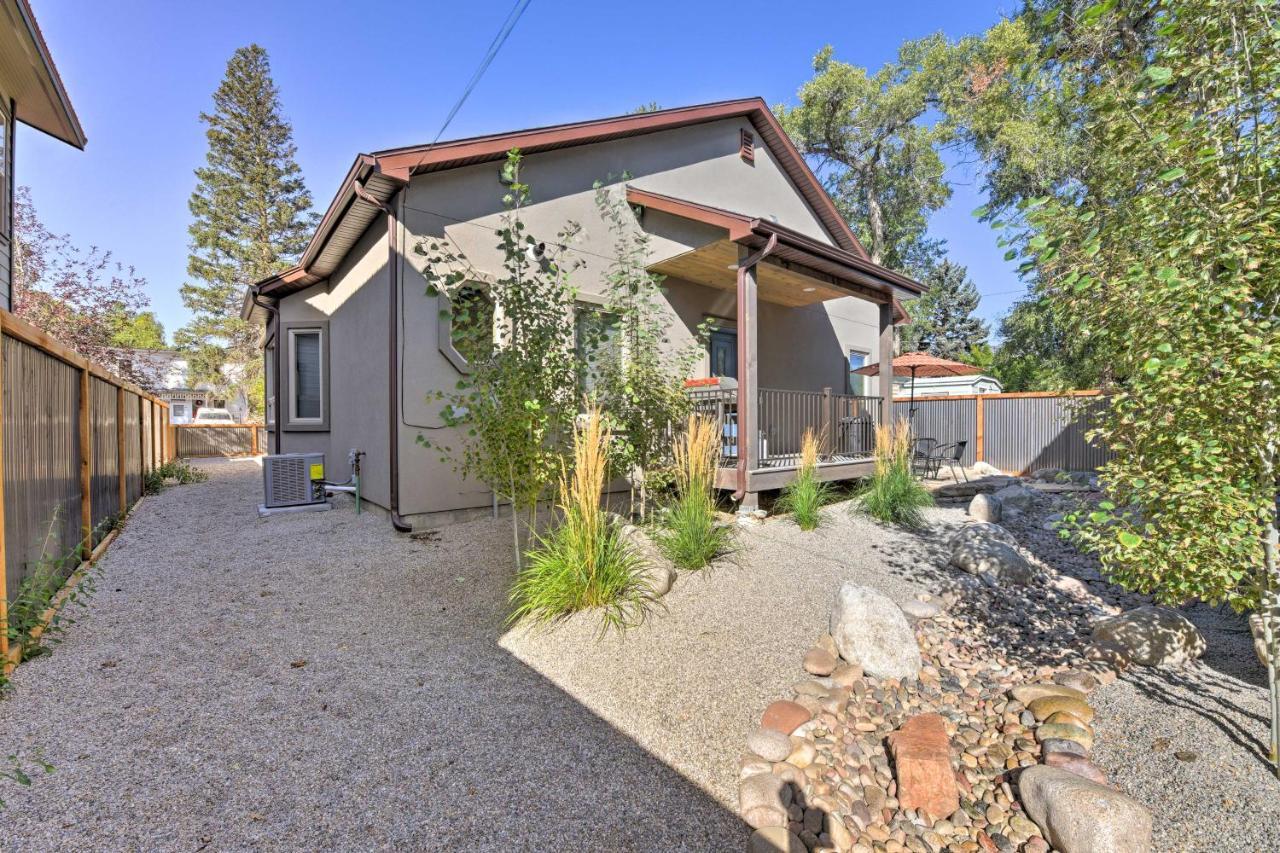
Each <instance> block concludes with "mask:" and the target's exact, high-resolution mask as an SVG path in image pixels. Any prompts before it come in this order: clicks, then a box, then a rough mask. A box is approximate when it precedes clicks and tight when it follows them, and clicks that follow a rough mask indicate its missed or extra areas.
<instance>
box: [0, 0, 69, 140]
mask: <svg viewBox="0 0 1280 853" xmlns="http://www.w3.org/2000/svg"><path fill="white" fill-rule="evenodd" d="M0 90H3V91H4V93H5V94H6V95H8V96H9V97H11V98H13V100H14V102H15V103H16V108H15V110H14V112H15V115H14V118H16V119H17V120H18V121H20V122H22V123H23V124H26V125H30V126H31V127H34V128H35V129H36V130H41V131H44V132H45V133H47V134H49V135H50V136H52V137H54V138H55V139H60V140H62V141H63V142H65V143H67V144H68V145H74V146H75V147H76V148H84V146H85V142H86V141H87V140H86V139H85V135H84V129H83V128H81V127H80V119H78V118H77V117H76V111H75V109H73V108H72V106H71V99H70V98H69V97H67V90H66V88H65V87H63V85H62V78H61V77H60V76H59V75H58V69H57V67H56V66H55V65H54V64H53V56H52V55H50V53H49V46H48V45H46V44H45V42H44V36H43V35H42V34H41V33H40V26H39V24H37V23H36V16H35V14H34V13H33V12H32V11H31V5H30V3H28V0H0Z"/></svg>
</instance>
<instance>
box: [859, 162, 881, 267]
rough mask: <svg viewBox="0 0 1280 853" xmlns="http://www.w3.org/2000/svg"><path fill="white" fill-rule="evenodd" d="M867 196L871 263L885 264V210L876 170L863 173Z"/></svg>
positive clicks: (867, 170)
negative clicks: (882, 204) (881, 201)
mask: <svg viewBox="0 0 1280 853" xmlns="http://www.w3.org/2000/svg"><path fill="white" fill-rule="evenodd" d="M862 175H863V181H864V187H863V192H865V193H866V194H867V230H868V231H869V232H870V233H871V262H872V263H873V264H881V263H884V208H882V207H881V206H880V190H879V187H877V186H876V181H875V170H874V169H865V170H863V172H862Z"/></svg>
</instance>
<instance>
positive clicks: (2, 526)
mask: <svg viewBox="0 0 1280 853" xmlns="http://www.w3.org/2000/svg"><path fill="white" fill-rule="evenodd" d="M0 336H2V339H3V342H2V344H0V360H2V362H3V363H2V364H0V434H2V436H3V439H2V440H0V470H2V471H3V489H2V490H0V566H2V567H3V571H0V623H3V621H4V618H5V613H6V612H7V611H6V610H5V606H6V604H7V602H8V601H9V600H10V599H11V598H13V597H14V596H16V595H17V594H18V590H19V589H20V588H21V586H22V583H23V581H24V580H26V579H27V578H29V577H30V576H31V575H32V574H33V573H34V572H36V571H37V570H38V569H40V568H41V567H42V566H44V567H50V566H55V565H56V566H57V569H58V570H60V571H63V572H64V573H65V574H67V575H69V574H70V573H71V571H72V570H73V569H74V568H75V566H76V565H77V564H78V563H79V561H80V560H81V559H83V558H84V557H86V556H87V555H88V553H89V552H90V551H91V550H92V549H93V546H94V545H96V544H97V543H98V542H99V541H101V539H102V538H103V537H104V536H105V534H106V533H107V530H108V528H109V527H110V526H111V525H110V523H109V522H110V520H111V519H112V518H115V517H118V516H119V515H120V514H121V512H122V509H124V508H127V507H128V506H131V505H132V504H133V502H134V501H136V500H137V499H138V498H139V497H141V495H142V488H143V477H144V475H145V473H146V472H147V471H149V470H151V469H152V468H154V467H155V466H157V465H159V464H161V463H162V462H164V461H165V460H167V459H168V458H170V457H171V450H172V449H171V448H168V447H166V442H165V441H164V436H165V430H164V425H165V424H167V422H168V417H169V407H168V405H167V404H166V403H164V401H162V400H160V399H158V398H156V397H154V396H152V395H150V394H148V393H146V392H145V391H143V390H142V389H141V388H138V387H136V386H134V385H132V384H130V383H128V382H125V381H124V380H122V379H119V378H118V377H116V376H113V375H112V374H110V373H108V372H107V371H106V370H105V369H103V368H102V367H99V366H98V365H96V364H92V363H90V362H89V361H87V360H85V359H84V358H83V357H81V356H80V355H78V354H77V353H75V352H73V351H72V350H70V349H68V348H67V347H65V346H63V345H62V344H60V343H58V342H57V341H56V340H54V339H53V338H51V337H49V336H48V335H47V334H45V333H44V332H42V331H40V330H39V329H37V328H35V327H34V326H32V325H30V324H29V323H27V322H25V321H23V320H21V319H19V318H17V317H15V316H14V315H12V314H10V313H8V312H7V311H3V310H0ZM144 425H145V426H146V428H147V431H144ZM122 457H123V460H124V465H123V466H122V465H121V464H120V462H121V458H122ZM7 646H8V638H7V631H6V630H4V629H3V627H2V626H0V661H7V660H8V648H7Z"/></svg>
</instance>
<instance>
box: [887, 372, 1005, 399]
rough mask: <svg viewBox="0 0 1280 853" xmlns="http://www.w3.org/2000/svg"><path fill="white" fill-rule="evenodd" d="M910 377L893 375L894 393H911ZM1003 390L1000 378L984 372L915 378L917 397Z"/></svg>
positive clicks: (986, 392) (903, 394)
mask: <svg viewBox="0 0 1280 853" xmlns="http://www.w3.org/2000/svg"><path fill="white" fill-rule="evenodd" d="M911 386H912V382H911V379H910V378H904V377H901V376H895V377H894V379H893V388H894V391H893V393H894V395H895V396H897V397H909V396H911V394H912V390H911ZM1003 391H1004V386H1002V385H1001V384H1000V380H999V379H996V378H995V377H994V376H988V375H987V374H985V373H975V374H973V375H970V376H920V377H917V378H916V380H915V396H917V397H970V396H973V395H975V394H999V393H1001V392H1003Z"/></svg>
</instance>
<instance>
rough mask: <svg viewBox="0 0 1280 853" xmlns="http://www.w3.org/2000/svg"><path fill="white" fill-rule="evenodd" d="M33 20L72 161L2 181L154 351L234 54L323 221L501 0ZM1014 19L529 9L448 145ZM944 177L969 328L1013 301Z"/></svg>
mask: <svg viewBox="0 0 1280 853" xmlns="http://www.w3.org/2000/svg"><path fill="white" fill-rule="evenodd" d="M32 5H33V6H34V8H35V12H36V15H37V17H38V18H39V20H40V24H41V28H42V29H43V31H44V34H45V38H46V40H47V41H48V43H49V47H50V50H51V51H52V52H53V55H54V59H55V61H56V62H57V64H58V68H59V71H60V72H61V74H62V78H63V80H64V82H65V83H66V86H67V89H68V91H69V93H70V95H71V99H72V102H73V103H74V104H75V106H76V110H77V112H78V114H79V116H80V120H81V122H82V124H83V125H84V128H85V132H86V133H87V135H88V137H89V145H88V148H87V149H86V150H85V151H84V152H79V151H76V150H74V149H72V148H70V147H68V146H66V145H63V144H62V143H59V142H56V141H54V140H51V139H49V138H48V137H46V136H44V135H42V134H40V133H39V132H36V131H33V130H31V129H29V128H26V127H24V126H19V131H18V132H19V138H18V144H17V147H16V150H17V156H18V165H17V174H18V182H19V183H21V184H26V185H28V186H30V187H31V188H32V193H33V197H34V199H35V203H36V207H37V210H38V211H39V214H40V216H41V218H42V219H43V220H44V222H45V224H46V225H47V226H48V227H49V228H51V229H52V230H54V231H58V232H67V233H70V234H71V236H72V238H73V240H74V241H75V242H76V243H77V244H80V245H88V244H95V245H98V246H100V247H103V248H107V249H111V250H112V251H113V252H114V253H115V256H116V258H117V259H119V260H121V261H124V262H126V263H130V264H132V265H134V266H135V267H136V268H137V269H138V271H139V273H140V274H141V275H143V276H144V277H145V278H146V279H147V281H148V283H149V295H150V298H151V303H152V307H153V309H154V310H155V311H156V312H157V314H158V315H159V317H160V319H161V321H162V322H163V323H164V325H165V329H166V331H167V332H169V333H170V334H172V332H173V331H174V330H175V329H176V328H178V327H179V326H181V325H182V324H183V323H184V322H185V321H186V318H187V314H186V311H185V309H184V308H183V306H182V302H181V299H180V298H179V295H178V288H179V287H180V286H181V284H182V282H183V281H184V278H185V275H186V257H187V231H186V229H187V225H188V223H189V221H190V215H189V213H188V211H187V198H188V196H189V195H190V193H191V190H192V188H193V186H194V183H195V178H194V176H193V175H192V170H193V169H194V168H195V167H196V166H198V165H200V164H201V163H202V162H203V158H204V151H205V141H204V129H203V125H201V124H200V122H199V120H198V116H199V113H200V112H201V111H202V110H205V109H208V108H209V106H210V96H211V94H212V92H213V90H214V89H215V88H216V87H217V85H218V82H219V80H220V79H221V77H222V73H223V71H224V69H225V66H226V61H227V59H228V57H229V56H230V55H231V53H232V51H234V50H235V48H237V47H239V46H241V45H244V44H248V43H250V42H254V41H256V42H258V43H259V44H261V45H263V46H264V47H265V48H266V49H267V50H268V52H269V53H270V55H271V62H272V69H273V72H274V76H275V79H276V83H277V84H278V85H279V87H280V90H281V97H282V100H283V104H284V110H285V114H286V116H287V117H288V118H289V120H290V121H292V123H293V127H294V139H295V141H296V142H297V145H298V162H299V164H300V165H301V167H302V171H303V173H304V175H305V176H306V180H307V185H308V187H309V188H310V189H311V192H312V194H313V196H314V197H315V200H316V204H317V207H319V208H320V209H323V208H324V207H325V205H327V204H328V202H329V199H330V198H331V197H332V194H333V192H334V191H335V190H336V188H337V184H338V182H339V181H340V180H341V179H342V176H343V175H344V174H345V173H346V171H347V168H348V167H349V166H350V165H351V161H352V158H353V157H354V156H355V154H356V153H358V152H360V151H371V150H377V149H380V148H389V147H393V146H397V145H407V144H414V143H422V142H428V141H430V140H431V139H432V138H433V137H434V136H435V134H436V132H437V131H438V130H439V128H440V125H441V123H442V122H443V121H444V118H445V116H446V114H447V113H448V111H449V108H450V107H451V106H452V105H453V102H454V101H455V100H456V98H457V97H458V95H459V94H460V93H461V91H462V89H463V87H464V85H465V84H466V81H467V79H468V78H469V77H470V76H471V73H472V71H473V70H474V68H475V65H476V63H477V62H478V61H479V58H480V57H481V56H482V55H483V53H484V51H485V49H486V48H487V47H488V45H489V43H490V41H491V39H492V38H493V35H494V33H495V32H496V31H497V28H498V26H499V25H500V24H501V22H502V20H503V19H504V18H505V17H506V15H507V12H508V11H509V10H510V8H511V0H474V2H469V3H445V2H422V3H417V4H415V3H412V2H410V3H404V2H397V3H392V2H381V0H361V2H359V3H350V2H347V0H321V2H317V0H308V2H282V0H257V2H241V1H240V0H223V2H219V3H200V4H195V3H173V2H167V3H160V2H143V1H142V0H113V2H71V1H70V0H61V1H60V2H58V1H57V0H32ZM1015 7H1016V4H1015V3H1014V2H1012V0H1003V2H990V0H971V2H964V3H955V2H924V0H897V2H895V3H892V4H882V3H870V2H852V3H845V4H840V3H831V2H809V0H791V2H787V3H784V4H778V3H776V2H770V3H763V2H754V0H739V2H734V3H729V2H716V3H705V2H704V3H693V2H688V0H685V2H667V0H649V2H647V3H645V4H632V3H615V2H601V0H533V2H532V5H530V7H529V9H528V11H527V12H526V13H525V15H524V18H523V19H522V20H521V22H520V24H519V26H517V27H516V29H515V31H514V33H512V35H511V37H510V39H509V40H508V42H507V44H506V46H505V47H504V48H503V51H502V53H501V54H500V55H499V56H498V58H497V60H496V61H495V62H494V63H493V65H492V66H491V67H490V68H489V71H488V73H487V75H486V76H485V78H484V80H483V81H482V82H481V83H480V85H479V87H478V88H477V89H476V90H475V92H474V93H473V94H472V95H471V98H470V99H469V100H468V102H467V104H466V106H464V107H463V109H462V111H461V112H460V113H459V114H458V116H457V117H456V118H455V119H454V121H453V124H452V125H451V126H450V128H449V130H448V132H447V133H446V134H445V136H446V138H450V137H459V136H471V135H474V134H479V133H489V132H497V131H503V130H514V129H518V128H522V127H532V126H537V125H545V124H553V123H557V122H561V121H573V120H580V119H587V118H594V117H598V116H605V115H613V114H617V113H621V112H625V111H627V110H630V109H632V108H634V107H636V106H637V105H639V104H643V103H648V102H650V101H657V102H658V103H659V104H661V105H663V106H667V107H672V106H681V105H685V104H694V103H701V102H705V101H715V100H721V99H726V98H737V97H745V96H750V95H760V96H763V97H764V98H765V99H766V100H768V101H769V102H770V103H778V102H794V99H795V93H796V90H797V89H798V88H799V86H800V85H801V83H803V82H804V81H805V80H806V79H808V77H809V76H810V74H811V65H810V62H811V59H812V56H813V54H814V53H816V52H817V51H818V49H819V48H821V47H822V46H823V45H824V44H827V43H830V44H832V45H834V46H835V49H836V55H837V56H838V57H839V58H841V59H843V60H845V61H848V62H852V63H854V64H858V65H864V66H870V67H877V66H879V65H880V64H882V63H883V62H885V61H886V60H888V59H890V58H891V57H892V56H893V55H894V53H895V51H896V49H897V46H898V44H899V43H900V42H901V41H903V40H904V39H910V38H918V37H920V36H923V35H926V34H928V33H931V32H936V31H942V32H945V33H946V34H948V35H949V36H952V37H957V36H961V35H967V34H971V33H978V32H981V31H982V30H984V29H986V28H987V27H989V26H990V25H991V24H992V23H994V22H995V21H996V20H997V19H998V17H999V16H1000V15H1001V14H1002V13H1006V12H1009V11H1013V10H1014V8H1015ZM639 9H643V14H641V13H640V12H638V11H637V10H639ZM950 177H951V179H952V180H953V181H954V182H955V184H956V186H955V194H954V196H953V198H952V201H951V203H950V205H948V207H947V208H946V209H944V210H942V211H940V212H939V213H937V214H936V215H935V216H934V218H933V220H932V223H931V231H932V233H933V235H934V236H936V237H942V238H945V239H946V240H947V243H948V247H949V254H950V256H951V258H952V259H953V260H955V261H957V262H959V263H961V264H964V265H966V266H967V267H968V268H969V272H970V275H971V276H972V277H973V279H974V281H975V282H976V283H977V285H978V289H979V290H980V291H981V292H982V293H983V294H984V298H983V300H982V305H981V308H980V309H979V310H980V313H981V314H982V315H983V316H984V317H985V318H987V319H991V320H993V319H994V318H996V317H997V316H998V315H999V314H1001V313H1003V312H1004V311H1006V310H1007V309H1008V307H1009V305H1010V304H1011V303H1012V302H1013V300H1014V299H1016V298H1017V294H1018V293H1020V292H1021V290H1022V287H1021V285H1020V283H1019V281H1018V279H1017V276H1016V274H1015V273H1014V271H1013V267H1012V265H1011V264H1008V263H1006V262H1004V261H1003V259H1002V258H1003V251H1002V250H1001V249H999V248H997V246H996V240H995V234H994V233H993V232H992V231H991V230H990V229H989V228H988V227H987V226H985V225H982V224H980V223H978V222H976V221H975V220H974V219H973V218H972V217H971V216H970V211H972V210H973V209H974V208H976V207H978V206H979V205H981V204H982V202H983V199H982V198H981V196H980V195H979V194H978V192H977V189H978V187H977V180H976V178H975V177H974V175H973V174H972V173H971V172H970V171H969V170H968V169H966V168H965V167H962V166H961V167H957V168H954V169H953V170H952V171H951V173H950ZM987 294H991V295H987Z"/></svg>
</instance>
